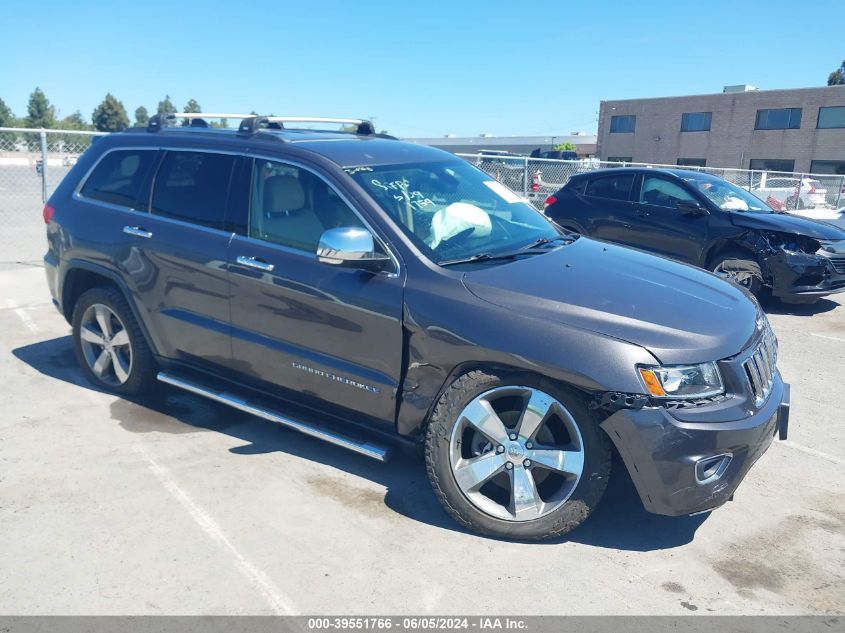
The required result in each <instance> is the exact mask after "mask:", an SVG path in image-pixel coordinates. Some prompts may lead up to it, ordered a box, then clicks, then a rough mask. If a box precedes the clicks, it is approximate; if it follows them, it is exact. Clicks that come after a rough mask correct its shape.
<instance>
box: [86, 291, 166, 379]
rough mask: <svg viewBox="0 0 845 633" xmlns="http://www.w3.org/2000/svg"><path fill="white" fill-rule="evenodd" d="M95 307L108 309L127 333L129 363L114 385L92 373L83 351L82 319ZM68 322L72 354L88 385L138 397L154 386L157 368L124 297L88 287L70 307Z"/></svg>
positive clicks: (116, 292)
mask: <svg viewBox="0 0 845 633" xmlns="http://www.w3.org/2000/svg"><path fill="white" fill-rule="evenodd" d="M95 305H103V306H106V307H107V308H108V309H109V310H111V312H112V313H114V316H116V317H117V319H119V324H120V325H122V326H123V329H125V330H126V333H127V334H128V340H129V349H130V352H131V364H130V365H129V369H128V376H127V378H126V379H125V381H124V382H119V384H115V378H112V380H111V381H109V380H106V379H104V378H101V377H100V376H98V375H97V374H96V373H94V370H93V369H92V368H91V366H90V364H89V361H88V359H87V358H86V353H85V351H84V349H83V341H82V336H81V329H82V321H83V316H84V315H85V314H86V312H87V311H88V310H89V308H92V306H95ZM71 323H72V333H73V348H74V352H75V353H76V358H77V361H79V365H80V367H81V368H82V372H83V374H84V375H85V377H86V378H87V379H88V380H89V381H90V382H91V383H93V384H94V385H96V386H97V387H99V388H101V389H105V390H108V391H112V392H115V393H119V394H124V395H140V394H143V393H147V392H149V391H151V390H152V389H153V388H154V387H155V386H156V384H157V383H156V373H157V371H158V366H157V364H156V361H155V358H154V357H153V354H152V351H151V350H150V347H149V345H148V344H147V340H146V338H145V337H144V334H143V332H142V331H141V328H140V326H139V325H138V322H137V321H136V320H135V317H134V315H133V314H132V310H131V309H130V307H129V304H128V303H127V302H126V298H125V297H124V296H123V293H121V292H120V291H119V290H118V289H117V288H112V287H102V288H92V289H91V290H87V291H86V292H84V293H83V294H82V296H80V297H79V299H78V300H77V302H76V305H75V306H74V309H73V317H72V321H71ZM117 380H119V379H117Z"/></svg>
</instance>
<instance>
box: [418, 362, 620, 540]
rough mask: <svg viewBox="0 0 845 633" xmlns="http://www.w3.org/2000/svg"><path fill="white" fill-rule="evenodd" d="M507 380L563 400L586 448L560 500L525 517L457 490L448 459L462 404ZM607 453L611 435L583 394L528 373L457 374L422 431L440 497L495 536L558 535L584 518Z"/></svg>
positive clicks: (454, 512) (465, 522)
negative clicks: (492, 509) (501, 512)
mask: <svg viewBox="0 0 845 633" xmlns="http://www.w3.org/2000/svg"><path fill="white" fill-rule="evenodd" d="M511 386H513V387H515V386H525V387H530V388H532V389H537V390H539V391H542V392H543V393H545V394H548V395H549V396H551V397H552V398H554V399H556V400H557V401H558V402H559V403H560V404H562V405H563V406H564V407H565V408H566V410H567V411H568V412H569V414H570V415H571V418H572V420H573V421H574V422H575V424H576V425H577V427H578V431H579V432H580V436H581V442H582V445H583V452H584V454H583V458H584V466H583V472H582V474H581V477H580V479H579V480H578V482H577V485H575V487H574V489H573V490H572V491H571V493H570V495H569V497H568V498H567V499H566V501H565V502H563V505H561V506H559V507H557V508H556V509H554V510H552V511H551V512H550V513H549V514H546V515H544V516H540V517H539V518H537V519H533V520H527V521H517V520H506V519H502V518H498V517H496V516H493V515H491V514H489V513H487V512H484V511H482V510H481V509H480V508H479V507H477V506H476V505H475V504H474V503H473V502H471V501H470V500H469V498H468V497H467V496H466V495H465V494H464V492H463V491H462V490H461V487H460V486H459V485H458V483H457V481H456V478H455V475H454V472H453V469H452V463H451V460H450V451H451V450H452V449H451V445H450V438H451V437H452V433H453V430H454V427H455V426H456V425H457V424H458V423H459V418H460V416H461V413H462V412H463V410H464V408H465V407H466V406H467V405H468V404H469V403H470V402H472V401H473V400H474V399H475V398H476V397H477V396H479V395H481V394H484V393H487V392H490V390H492V389H496V388H499V387H511ZM611 455H612V452H611V446H610V440H609V439H608V437H607V436H606V435H605V433H604V431H602V430H601V428H600V427H599V425H598V423H597V421H596V420H595V418H594V416H593V414H592V413H591V412H590V410H589V409H588V408H587V406H586V405H585V403H584V399H583V397H581V396H580V395H579V394H577V393H576V392H574V391H572V390H570V389H567V388H565V387H563V386H561V385H560V384H558V383H556V382H554V381H551V380H548V379H545V378H542V377H537V376H534V375H531V374H496V373H492V372H485V371H478V370H476V371H471V372H469V373H467V374H464V375H462V376H460V377H459V378H457V379H456V380H455V381H454V382H453V383H452V384H451V385H450V386H449V387H448V388H447V389H446V391H445V392H444V393H443V395H442V396H441V398H440V399H439V401H438V402H437V405H436V406H435V409H434V412H433V414H432V416H431V420H430V422H429V425H428V429H427V431H426V443H425V457H426V470H427V472H428V477H429V479H430V481H431V485H432V487H433V488H434V492H435V494H436V495H437V498H438V499H439V500H440V503H441V504H442V505H443V507H444V508H445V510H446V511H447V512H448V513H449V514H450V515H451V516H452V517H453V518H454V519H455V520H456V521H457V522H458V523H459V524H461V525H462V526H463V527H465V528H467V529H469V530H472V531H473V532H477V533H479V534H485V535H488V536H493V537H504V538H510V539H518V540H543V539H549V538H555V537H559V536H561V535H563V534H566V533H567V532H569V531H570V530H572V529H574V528H575V527H577V526H578V525H580V524H581V523H583V522H584V521H585V520H586V519H587V517H588V516H589V515H590V513H591V512H592V511H593V510H594V509H595V508H596V506H597V505H598V503H599V501H600V499H601V497H602V495H603V494H604V491H605V489H606V488H607V483H608V478H609V477H610V470H611ZM511 472H513V467H512V468H511Z"/></svg>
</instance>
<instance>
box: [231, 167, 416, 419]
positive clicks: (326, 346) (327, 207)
mask: <svg viewBox="0 0 845 633" xmlns="http://www.w3.org/2000/svg"><path fill="white" fill-rule="evenodd" d="M250 188H251V195H250V200H251V202H250V209H249V219H248V222H247V223H246V227H245V228H244V230H242V231H240V232H241V233H244V234H242V235H237V236H236V237H235V238H234V239H233V241H232V246H231V249H230V251H229V262H228V265H229V271H230V279H231V283H232V289H231V314H232V354H233V361H234V366H235V368H236V369H238V370H239V371H241V372H243V373H246V374H248V375H250V376H252V377H253V378H254V379H255V380H256V381H260V382H261V383H264V384H267V385H269V386H271V387H277V388H281V389H283V390H289V391H292V392H299V393H300V394H303V395H305V396H310V397H312V398H316V399H319V400H321V401H324V402H327V403H331V404H333V405H337V406H340V407H344V408H347V409H352V410H355V411H358V412H361V413H364V414H366V415H369V416H371V417H373V418H376V419H379V420H382V421H384V422H386V423H391V424H392V423H393V421H394V419H395V409H396V397H397V388H398V384H399V380H400V374H401V368H402V292H403V290H402V288H403V280H402V278H401V276H400V275H399V270H398V266H396V267H394V269H393V270H391V271H390V272H385V273H371V272H366V271H364V270H357V269H351V268H341V267H337V266H332V265H328V264H322V263H319V262H318V261H317V259H316V256H315V253H316V249H317V244H318V241H319V239H320V235H321V234H322V232H323V231H324V230H326V229H330V228H337V227H350V226H351V227H359V228H366V227H365V223H364V222H363V220H362V219H361V217H360V216H359V215H358V213H356V212H355V211H353V209H352V208H351V206H350V205H349V204H348V203H347V202H346V200H345V199H344V198H343V197H342V196H341V195H340V194H339V193H338V190H337V189H336V188H335V187H333V186H332V185H330V184H329V183H328V182H327V180H326V179H325V178H324V177H322V176H320V175H318V174H316V173H315V172H314V171H312V170H311V169H307V168H305V167H302V166H299V165H295V164H290V163H283V162H276V161H269V160H264V159H256V160H255V161H254V162H253V165H252V177H251V184H250ZM282 395H285V394H284V393H283V394H282ZM288 395H291V394H288Z"/></svg>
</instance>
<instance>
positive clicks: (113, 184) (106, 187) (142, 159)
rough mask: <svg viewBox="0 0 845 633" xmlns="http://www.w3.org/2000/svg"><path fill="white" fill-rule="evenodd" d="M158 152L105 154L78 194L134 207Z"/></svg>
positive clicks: (123, 151) (139, 150)
mask: <svg viewBox="0 0 845 633" xmlns="http://www.w3.org/2000/svg"><path fill="white" fill-rule="evenodd" d="M157 154H158V150H152V149H145V150H141V149H131V150H117V151H114V152H109V153H108V154H106V155H105V156H103V158H102V160H100V162H99V163H97V166H96V167H95V168H94V171H93V172H91V175H90V176H89V177H88V180H86V181H85V185H84V186H83V187H82V190H81V191H80V192H79V193H80V195H82V196H83V197H85V198H91V199H92V200H99V201H101V202H108V203H109V204H116V205H118V206H121V207H127V208H129V209H132V208H134V207H135V205H136V203H137V201H138V196H139V195H140V194H141V189H142V188H143V186H144V181H145V180H146V179H147V176H149V174H150V170H152V168H153V165H154V163H155V159H156V155H157Z"/></svg>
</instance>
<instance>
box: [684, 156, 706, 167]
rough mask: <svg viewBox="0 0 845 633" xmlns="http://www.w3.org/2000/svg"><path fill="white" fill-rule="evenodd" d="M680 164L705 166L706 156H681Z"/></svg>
mask: <svg viewBox="0 0 845 633" xmlns="http://www.w3.org/2000/svg"><path fill="white" fill-rule="evenodd" d="M678 165H679V166H681V167H704V166H706V165H707V159H706V158H679V159H678Z"/></svg>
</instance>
